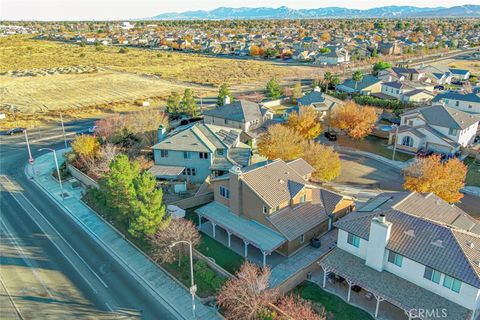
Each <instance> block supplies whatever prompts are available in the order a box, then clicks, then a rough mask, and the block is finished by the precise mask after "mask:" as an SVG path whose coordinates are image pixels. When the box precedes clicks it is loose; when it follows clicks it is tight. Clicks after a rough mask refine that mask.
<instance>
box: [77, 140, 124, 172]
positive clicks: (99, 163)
mask: <svg viewBox="0 0 480 320" xmlns="http://www.w3.org/2000/svg"><path fill="white" fill-rule="evenodd" d="M118 153H119V152H118V148H117V147H116V146H115V145H113V144H111V143H106V144H104V145H102V146H101V147H100V149H99V150H98V153H97V155H96V156H95V157H94V158H93V157H92V158H88V159H86V160H85V167H86V168H87V170H88V172H89V173H90V174H92V175H93V176H95V177H96V178H99V177H100V176H101V175H102V174H104V173H107V172H108V171H109V170H110V167H109V165H110V162H111V161H112V160H113V159H114V158H115V157H116V156H117V155H118Z"/></svg>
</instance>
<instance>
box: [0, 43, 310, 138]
mask: <svg viewBox="0 0 480 320" xmlns="http://www.w3.org/2000/svg"><path fill="white" fill-rule="evenodd" d="M316 72H318V68H308V67H307V68H305V67H294V66H283V65H275V64H274V63H270V62H264V61H248V60H235V59H219V58H211V57H205V56H201V55H197V54H182V53H175V52H160V51H152V50H143V49H132V48H130V49H128V52H127V53H120V52H119V48H118V47H110V46H105V47H104V46H102V48H101V50H97V49H96V47H94V46H84V47H82V46H79V45H75V44H63V43H59V42H52V41H44V40H34V39H31V38H30V37H28V36H12V37H5V38H0V112H3V113H6V115H7V119H6V120H3V121H1V122H0V128H1V129H5V128H11V127H13V126H17V125H21V126H32V125H39V124H41V123H43V122H46V121H49V120H50V118H51V117H52V116H53V117H58V111H59V110H60V109H61V110H62V112H63V113H64V114H65V115H66V116H67V117H71V118H82V117H89V116H92V115H98V114H101V113H105V112H111V111H118V110H122V111H131V110H135V109H137V108H138V106H136V105H135V104H134V102H135V101H138V100H149V101H150V102H152V101H154V102H155V103H156V104H157V105H162V104H164V101H163V100H164V98H165V97H166V96H167V95H168V94H169V93H170V92H171V91H182V90H184V88H186V87H190V88H192V89H194V91H195V94H196V95H202V96H210V97H212V96H215V95H216V91H217V88H218V86H219V85H220V84H222V83H228V84H229V85H231V86H232V89H233V91H234V92H239V91H248V90H254V91H261V90H262V89H263V87H264V85H265V83H266V82H267V81H268V80H269V79H270V78H272V77H274V76H275V77H278V78H279V79H286V80H288V79H292V78H295V77H297V76H298V77H308V76H309V75H310V74H312V73H316ZM11 106H14V108H15V109H16V110H17V111H16V115H17V121H16V122H15V123H14V122H13V117H12V115H13V114H12V112H11V108H10V107H11Z"/></svg>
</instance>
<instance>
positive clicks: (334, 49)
mask: <svg viewBox="0 0 480 320" xmlns="http://www.w3.org/2000/svg"><path fill="white" fill-rule="evenodd" d="M326 48H327V49H328V51H327V52H325V53H318V54H317V55H316V56H315V61H314V63H315V64H322V65H329V66H336V65H339V64H343V63H347V62H349V61H350V53H349V52H348V50H347V49H346V48H343V47H339V46H329V47H326Z"/></svg>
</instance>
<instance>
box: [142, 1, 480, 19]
mask: <svg viewBox="0 0 480 320" xmlns="http://www.w3.org/2000/svg"><path fill="white" fill-rule="evenodd" d="M421 17H424V18H441V17H480V5H473V4H472V5H462V6H454V7H450V8H445V7H435V8H419V7H413V6H387V7H378V8H371V9H366V10H361V9H347V8H340V7H327V8H318V9H291V8H288V7H278V8H268V7H258V8H247V7H242V8H230V7H220V8H217V9H214V10H210V11H204V10H197V11H185V12H170V13H162V14H159V15H157V16H154V17H152V18H150V19H153V20H225V19H226V20H233V19H240V20H249V19H322V18H421Z"/></svg>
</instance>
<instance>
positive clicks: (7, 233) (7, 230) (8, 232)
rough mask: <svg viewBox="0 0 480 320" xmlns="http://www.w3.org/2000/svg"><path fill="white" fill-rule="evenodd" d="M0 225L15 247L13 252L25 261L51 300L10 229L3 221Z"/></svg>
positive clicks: (49, 294)
mask: <svg viewBox="0 0 480 320" xmlns="http://www.w3.org/2000/svg"><path fill="white" fill-rule="evenodd" d="M0 223H1V225H0V230H2V231H3V232H5V234H6V235H7V236H8V237H9V240H10V241H9V242H11V243H12V244H13V246H14V247H15V250H16V251H17V252H18V253H19V254H20V257H21V258H22V260H23V261H25V263H26V264H27V265H28V266H29V267H30V269H29V270H30V271H31V272H32V273H33V276H34V277H35V279H37V280H38V282H39V283H40V285H41V286H42V287H43V290H45V292H46V293H47V294H48V296H49V297H50V298H53V295H52V293H51V292H50V290H49V289H48V286H47V285H46V284H45V282H44V281H43V280H42V277H40V275H39V274H38V272H37V270H36V269H37V267H35V266H34V265H33V264H32V262H31V261H30V259H29V258H28V257H27V255H26V254H25V251H24V250H23V248H22V247H21V246H20V244H19V243H18V241H17V240H16V239H15V237H14V236H13V233H12V232H11V231H10V228H9V227H8V226H7V224H6V223H5V221H3V220H1V221H0Z"/></svg>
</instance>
